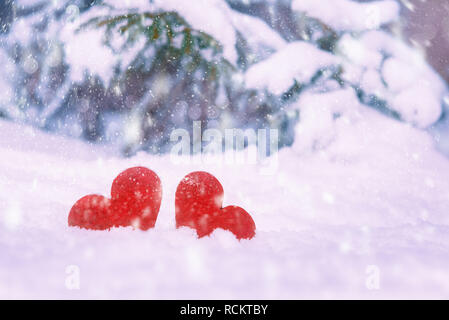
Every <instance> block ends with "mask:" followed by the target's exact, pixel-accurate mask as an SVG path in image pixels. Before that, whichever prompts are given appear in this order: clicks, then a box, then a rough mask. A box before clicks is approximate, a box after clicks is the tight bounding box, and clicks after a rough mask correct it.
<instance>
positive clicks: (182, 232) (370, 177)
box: [0, 91, 449, 299]
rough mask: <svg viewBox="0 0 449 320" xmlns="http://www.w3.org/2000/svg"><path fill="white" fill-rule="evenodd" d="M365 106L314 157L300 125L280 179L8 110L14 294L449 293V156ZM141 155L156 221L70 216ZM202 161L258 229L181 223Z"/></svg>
mask: <svg viewBox="0 0 449 320" xmlns="http://www.w3.org/2000/svg"><path fill="white" fill-rule="evenodd" d="M310 95H313V92H311V93H310ZM313 99H315V98H313ZM313 99H312V98H309V101H314V100H313ZM323 99H324V100H322V101H323V103H328V108H329V109H331V110H333V111H338V112H342V113H343V114H345V115H346V114H348V112H347V111H346V112H345V111H344V109H345V106H344V105H343V106H342V107H341V108H343V109H338V108H337V106H338V105H341V104H339V103H337V101H338V100H339V99H340V100H346V99H351V98H350V94H349V91H347V92H346V91H336V93H334V94H332V95H329V96H328V97H327V98H323ZM332 101H334V102H332ZM306 102H307V101H306ZM303 103H305V102H304V101H303ZM335 108H337V109H335ZM352 109H356V111H357V112H356V113H357V117H355V120H354V121H352V122H348V121H340V122H336V123H335V126H334V131H335V138H334V141H333V143H332V144H330V145H328V146H327V148H326V149H324V150H321V151H320V150H318V152H315V153H311V154H304V153H303V149H302V147H301V144H300V143H297V142H299V141H300V140H299V139H300V138H301V135H298V136H297V141H296V142H295V144H294V145H293V146H292V147H291V148H284V149H281V150H280V152H279V154H278V158H277V160H278V162H279V163H278V164H279V165H278V166H277V171H276V172H275V174H273V175H268V176H267V175H262V174H260V166H258V165H251V164H239V165H237V164H235V165H225V164H222V165H215V164H213V163H209V164H204V163H201V162H195V161H191V162H190V163H183V162H177V163H176V164H175V163H174V162H173V159H172V158H171V157H170V155H166V156H152V155H148V154H143V153H142V154H138V155H137V156H135V157H133V158H127V159H123V158H117V157H115V156H114V154H113V153H112V152H111V150H108V149H105V148H103V147H99V146H92V145H87V144H83V143H82V142H80V141H77V140H70V139H67V138H62V137H57V136H51V135H48V134H45V133H42V132H40V131H36V130H35V129H31V128H29V127H23V126H20V125H17V124H13V123H9V122H4V121H0V136H1V137H2V138H1V139H0V153H1V155H2V161H1V162H0V297H1V298H185V299H190V298H208V299H219V298H250V299H254V298H444V297H447V295H448V294H449V280H448V279H449V277H448V270H449V261H448V259H447V251H448V249H449V232H448V231H449V230H448V226H449V215H448V214H447V212H448V209H449V201H448V200H449V161H448V160H447V159H446V158H444V157H443V156H442V155H440V154H439V153H438V152H437V151H435V149H434V146H433V144H432V139H431V137H430V136H429V135H428V134H427V133H425V132H423V131H420V130H417V129H415V128H413V127H411V126H410V125H407V124H405V123H401V122H397V121H394V120H391V119H389V118H386V117H384V116H382V115H380V114H379V113H377V112H376V111H374V110H371V109H369V108H355V107H353V108H352ZM348 117H349V116H348ZM349 118H350V117H349ZM197 160H198V159H197ZM135 165H144V166H147V167H149V168H151V169H153V170H155V171H156V172H157V174H158V175H159V176H160V177H161V180H162V184H163V193H164V195H163V201H162V207H161V211H160V213H159V218H158V221H157V223H156V227H155V228H154V229H152V230H149V231H147V232H142V231H138V230H133V229H132V228H131V227H129V228H120V229H113V230H111V231H109V232H107V231H105V232H96V231H87V230H80V229H78V228H69V227H68V226H67V216H68V212H69V210H70V208H71V206H72V205H73V204H74V203H75V201H76V200H77V199H79V198H80V197H82V196H84V195H86V194H89V193H99V194H102V195H106V196H108V195H109V189H110V186H111V182H112V180H113V178H114V177H115V176H116V175H117V174H118V173H119V172H121V171H122V170H124V169H126V168H128V167H131V166H135ZM194 170H206V171H209V172H211V173H213V174H214V175H215V176H217V177H218V179H219V180H220V181H221V182H222V184H223V186H224V190H225V199H224V205H230V204H234V205H239V206H241V207H243V208H245V209H246V210H247V211H248V212H249V213H250V214H251V215H252V216H253V218H254V220H255V222H256V225H257V235H256V237H255V238H254V239H252V240H245V241H241V242H239V241H237V240H236V239H235V238H234V237H233V236H232V234H230V233H229V232H225V231H223V230H217V231H216V232H214V234H213V235H212V236H211V237H207V238H203V239H197V238H196V236H195V234H194V231H192V230H190V229H178V230H177V229H176V228H175V221H174V194H175V190H176V186H177V184H178V182H179V181H180V180H181V179H182V177H183V176H184V175H186V174H188V173H189V172H191V171H194ZM373 270H374V271H376V272H377V271H379V287H377V286H374V287H373V286H372V283H371V282H370V281H371V280H370V279H371V278H370V277H371V276H372V272H373ZM376 272H374V273H376ZM74 275H76V276H78V275H79V290H77V289H76V288H77V287H78V286H77V282H76V281H75V282H72V281H74V279H72V278H71V277H73V276H74ZM75 280H76V279H75ZM375 283H376V281H374V284H375Z"/></svg>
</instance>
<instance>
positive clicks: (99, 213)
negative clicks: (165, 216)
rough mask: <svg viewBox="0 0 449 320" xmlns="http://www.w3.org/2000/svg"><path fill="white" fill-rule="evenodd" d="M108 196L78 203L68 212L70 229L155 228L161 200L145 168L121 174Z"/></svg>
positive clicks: (156, 181) (158, 183) (154, 177)
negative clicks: (75, 227) (74, 227)
mask: <svg viewBox="0 0 449 320" xmlns="http://www.w3.org/2000/svg"><path fill="white" fill-rule="evenodd" d="M111 196H112V197H111V199H107V198H105V197H103V196H99V195H89V196H86V197H83V198H81V199H80V200H78V201H77V202H76V203H75V205H74V206H73V207H72V209H71V210H70V214H69V226H78V227H80V228H86V229H93V230H105V229H110V228H111V227H114V226H115V227H119V226H123V227H126V226H130V225H132V226H134V227H137V228H140V229H142V230H148V229H149V228H152V227H154V225H155V223H156V219H157V216H158V213H159V208H160V206H161V200H162V186H161V181H160V179H159V177H158V176H157V175H156V173H154V172H153V171H151V170H150V169H147V168H144V167H134V168H130V169H127V170H125V171H123V172H122V173H120V174H119V175H118V176H117V178H115V179H114V182H113V183H112V188H111Z"/></svg>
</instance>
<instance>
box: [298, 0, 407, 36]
mask: <svg viewBox="0 0 449 320" xmlns="http://www.w3.org/2000/svg"><path fill="white" fill-rule="evenodd" d="M292 9H293V10H296V11H299V12H303V13H305V14H307V15H308V16H310V17H313V18H317V19H319V20H320V21H322V22H324V23H325V24H326V25H328V26H330V27H331V28H333V29H334V30H338V31H355V32H357V31H364V30H371V29H377V28H379V27H381V26H382V25H385V24H388V23H391V22H394V21H397V20H398V19H399V11H400V7H399V4H398V3H397V2H396V1H394V0H384V1H373V2H369V3H357V2H354V1H351V0H320V1H316V0H293V2H292Z"/></svg>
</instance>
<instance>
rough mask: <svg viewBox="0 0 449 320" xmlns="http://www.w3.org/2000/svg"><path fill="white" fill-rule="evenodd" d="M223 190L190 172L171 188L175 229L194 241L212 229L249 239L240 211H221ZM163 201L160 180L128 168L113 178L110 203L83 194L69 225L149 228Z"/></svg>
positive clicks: (248, 222)
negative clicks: (186, 230)
mask: <svg viewBox="0 0 449 320" xmlns="http://www.w3.org/2000/svg"><path fill="white" fill-rule="evenodd" d="M223 195H224V191H223V187H222V186H221V184H220V182H219V181H218V180H217V179H216V178H215V177H214V176H213V175H211V174H209V173H207V172H201V171H198V172H192V173H190V174H188V175H187V176H185V177H184V178H183V179H182V180H181V182H180V183H179V185H178V188H177V189H176V196H175V206H176V227H177V228H179V227H184V226H186V227H190V228H193V229H195V230H196V231H197V234H198V237H204V236H207V235H210V234H211V233H212V232H213V231H214V230H215V229H217V228H221V229H224V230H228V231H231V232H232V233H233V234H234V235H235V236H236V237H237V239H239V240H240V239H251V238H252V237H254V235H255V230H256V225H255V224H254V221H253V219H252V218H251V216H250V215H249V214H248V213H247V212H246V211H245V210H243V209H242V208H240V207H236V206H228V207H225V208H223V207H222V203H223ZM161 201H162V186H161V181H160V179H159V177H158V176H157V174H156V173H154V172H153V171H151V170H150V169H147V168H144V167H135V168H130V169H127V170H125V171H123V172H122V173H120V174H119V175H118V176H117V178H115V179H114V182H113V183H112V188H111V199H108V198H105V197H103V196H100V195H88V196H85V197H83V198H81V199H80V200H78V201H77V202H76V203H75V205H74V206H73V207H72V209H71V211H70V214H69V226H78V227H80V228H86V229H93V230H106V229H110V228H112V227H120V226H123V227H126V226H134V227H136V228H139V229H141V230H148V229H150V228H153V227H154V225H155V224H156V219H157V216H158V213H159V208H160V206H161Z"/></svg>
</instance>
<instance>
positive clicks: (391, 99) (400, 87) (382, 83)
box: [337, 31, 447, 128]
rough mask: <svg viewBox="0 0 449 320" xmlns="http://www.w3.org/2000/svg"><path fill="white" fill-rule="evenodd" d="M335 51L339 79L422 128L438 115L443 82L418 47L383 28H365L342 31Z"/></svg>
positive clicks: (444, 86)
mask: <svg viewBox="0 0 449 320" xmlns="http://www.w3.org/2000/svg"><path fill="white" fill-rule="evenodd" d="M337 54H338V55H339V56H340V57H341V58H342V67H343V75H342V77H343V79H345V80H346V81H348V83H351V84H353V85H354V86H356V87H360V88H361V89H362V90H363V91H364V92H365V93H366V94H368V95H370V94H372V95H375V96H376V97H378V98H380V99H383V100H385V101H387V102H388V107H389V108H391V109H392V110H394V111H396V112H397V113H398V114H399V115H400V116H401V118H402V120H404V121H406V122H408V123H411V124H413V125H415V126H417V127H419V128H426V127H429V126H430V125H432V124H434V123H435V122H436V121H437V120H438V119H439V118H440V117H441V114H442V111H443V110H442V101H443V99H444V96H445V95H446V94H447V87H446V84H445V83H444V81H443V80H442V79H441V77H440V76H439V75H438V74H437V73H436V72H435V71H434V70H432V68H431V67H430V66H429V65H428V64H427V63H426V60H425V57H424V56H423V55H422V54H421V53H420V52H419V51H418V50H416V49H413V48H411V47H409V46H407V45H406V44H405V43H403V42H402V41H396V40H395V39H394V38H393V37H392V36H391V35H389V34H387V33H385V32H383V31H368V32H365V33H363V34H361V35H358V36H352V35H350V34H345V35H344V36H343V37H342V38H341V39H340V40H339V42H338V44H337ZM416 92H420V94H419V95H417V94H416Z"/></svg>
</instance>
